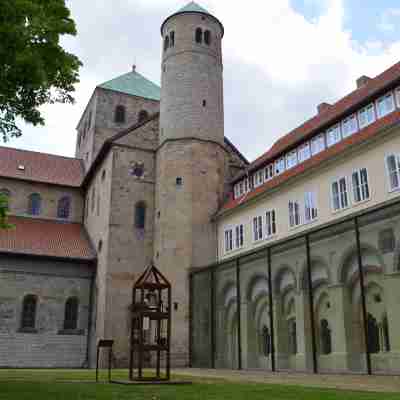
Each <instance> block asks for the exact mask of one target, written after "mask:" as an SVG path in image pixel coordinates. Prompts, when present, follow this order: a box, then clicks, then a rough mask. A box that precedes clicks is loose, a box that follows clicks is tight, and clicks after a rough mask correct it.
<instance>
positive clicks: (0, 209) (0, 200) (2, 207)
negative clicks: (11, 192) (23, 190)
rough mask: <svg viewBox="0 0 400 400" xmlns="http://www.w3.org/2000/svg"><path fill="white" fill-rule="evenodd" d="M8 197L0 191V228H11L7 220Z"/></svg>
mask: <svg viewBox="0 0 400 400" xmlns="http://www.w3.org/2000/svg"><path fill="white" fill-rule="evenodd" d="M7 213H8V198H7V196H6V195H5V194H4V193H1V192H0V229H8V228H12V225H10V224H9V223H8V222H7Z"/></svg>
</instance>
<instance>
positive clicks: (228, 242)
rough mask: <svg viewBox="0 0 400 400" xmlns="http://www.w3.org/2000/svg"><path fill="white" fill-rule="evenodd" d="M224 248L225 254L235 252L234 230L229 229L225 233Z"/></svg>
mask: <svg viewBox="0 0 400 400" xmlns="http://www.w3.org/2000/svg"><path fill="white" fill-rule="evenodd" d="M224 248H225V254H227V253H230V252H231V251H232V250H233V230H232V228H227V229H225V231H224Z"/></svg>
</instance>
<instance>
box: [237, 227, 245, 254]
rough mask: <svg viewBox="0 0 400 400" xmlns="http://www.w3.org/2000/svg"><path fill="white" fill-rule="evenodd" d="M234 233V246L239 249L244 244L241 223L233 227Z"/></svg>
mask: <svg viewBox="0 0 400 400" xmlns="http://www.w3.org/2000/svg"><path fill="white" fill-rule="evenodd" d="M235 231H236V232H235V233H236V248H237V249H240V248H241V247H243V244H244V232H243V225H242V224H240V225H238V226H237V227H236V228H235Z"/></svg>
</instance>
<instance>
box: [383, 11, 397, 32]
mask: <svg viewBox="0 0 400 400" xmlns="http://www.w3.org/2000/svg"><path fill="white" fill-rule="evenodd" d="M399 17H400V8H389V9H387V10H384V11H383V13H382V15H381V20H380V22H379V24H378V28H379V29H380V30H381V31H383V32H388V33H393V32H394V31H395V30H396V28H397V26H398V18H399Z"/></svg>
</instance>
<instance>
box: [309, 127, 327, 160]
mask: <svg viewBox="0 0 400 400" xmlns="http://www.w3.org/2000/svg"><path fill="white" fill-rule="evenodd" d="M321 145H322V146H321ZM325 149H326V141H325V134H324V133H321V134H319V135H317V136H315V137H314V138H312V139H311V156H315V155H316V154H318V153H321V151H324V150H325Z"/></svg>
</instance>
